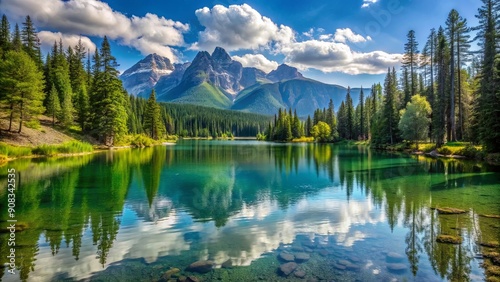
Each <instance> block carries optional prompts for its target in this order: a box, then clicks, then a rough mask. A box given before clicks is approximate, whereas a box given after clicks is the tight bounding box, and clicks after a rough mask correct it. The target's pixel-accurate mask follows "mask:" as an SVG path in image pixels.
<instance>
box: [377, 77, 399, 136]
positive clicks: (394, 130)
mask: <svg viewBox="0 0 500 282" xmlns="http://www.w3.org/2000/svg"><path fill="white" fill-rule="evenodd" d="M384 91H385V99H384V106H383V114H382V118H383V120H382V129H383V132H382V134H383V137H382V139H381V141H382V142H383V143H389V144H394V143H395V142H397V141H398V123H399V113H398V110H397V102H396V96H397V84H396V71H395V69H394V68H393V70H392V72H391V70H390V69H389V70H388V72H387V76H386V78H385V83H384Z"/></svg>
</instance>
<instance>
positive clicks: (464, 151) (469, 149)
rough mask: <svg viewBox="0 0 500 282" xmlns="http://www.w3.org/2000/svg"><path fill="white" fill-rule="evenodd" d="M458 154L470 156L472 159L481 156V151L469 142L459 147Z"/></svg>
mask: <svg viewBox="0 0 500 282" xmlns="http://www.w3.org/2000/svg"><path fill="white" fill-rule="evenodd" d="M447 146H448V145H447ZM456 154H457V155H459V156H464V157H467V158H470V159H475V158H480V157H481V151H480V150H478V149H477V148H476V147H474V146H473V145H472V144H468V145H467V146H465V147H463V148H461V149H459V150H458V151H457V152H456Z"/></svg>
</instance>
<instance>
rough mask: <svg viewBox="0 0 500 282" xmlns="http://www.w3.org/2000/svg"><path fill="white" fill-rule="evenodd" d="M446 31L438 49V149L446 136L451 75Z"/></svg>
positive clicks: (435, 122) (435, 116)
mask: <svg viewBox="0 0 500 282" xmlns="http://www.w3.org/2000/svg"><path fill="white" fill-rule="evenodd" d="M444 33H445V31H444V29H443V28H442V27H440V28H439V30H438V33H437V46H436V47H437V48H436V68H437V85H438V87H437V96H436V101H435V107H434V109H433V112H434V113H433V115H432V118H433V126H432V128H433V137H434V140H435V141H436V145H437V146H438V147H440V146H442V145H443V144H444V141H445V134H446V128H447V126H446V107H447V105H449V103H447V95H446V94H447V89H448V82H447V80H448V75H449V67H448V66H449V64H448V62H449V54H450V53H449V50H448V48H449V47H448V42H447V41H446V36H445V34H444Z"/></svg>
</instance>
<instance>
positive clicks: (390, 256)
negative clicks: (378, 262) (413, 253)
mask: <svg viewBox="0 0 500 282" xmlns="http://www.w3.org/2000/svg"><path fill="white" fill-rule="evenodd" d="M404 259H405V257H404V256H403V255H400V254H398V253H395V252H389V253H387V255H386V257H385V260H386V261H387V262H400V261H403V260H404Z"/></svg>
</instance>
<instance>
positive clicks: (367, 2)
mask: <svg viewBox="0 0 500 282" xmlns="http://www.w3.org/2000/svg"><path fill="white" fill-rule="evenodd" d="M377 2H378V0H363V5H361V8H368V7H370V5H372V4H375V3H377Z"/></svg>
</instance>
